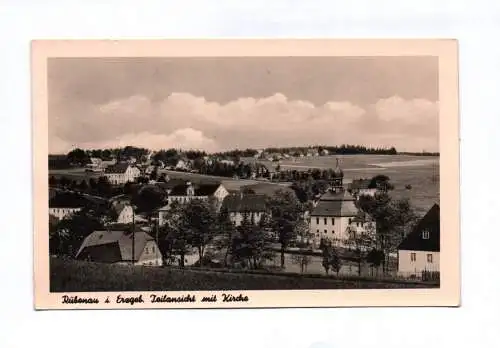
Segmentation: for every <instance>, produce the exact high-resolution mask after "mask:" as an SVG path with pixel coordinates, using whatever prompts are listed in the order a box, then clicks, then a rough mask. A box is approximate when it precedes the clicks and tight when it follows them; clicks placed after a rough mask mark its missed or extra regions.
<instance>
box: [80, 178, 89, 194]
mask: <svg viewBox="0 0 500 348" xmlns="http://www.w3.org/2000/svg"><path fill="white" fill-rule="evenodd" d="M88 188H89V185H88V184H87V180H85V179H84V180H82V181H81V182H80V184H79V185H78V189H79V190H80V191H82V192H85V191H87V190H88Z"/></svg>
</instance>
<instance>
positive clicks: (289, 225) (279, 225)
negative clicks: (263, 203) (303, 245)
mask: <svg viewBox="0 0 500 348" xmlns="http://www.w3.org/2000/svg"><path fill="white" fill-rule="evenodd" d="M267 203H268V204H267V205H268V207H269V209H270V211H271V228H272V229H273V230H274V231H275V232H276V234H277V236H278V242H279V243H280V246H281V248H280V251H281V268H285V251H286V249H287V247H288V246H289V244H290V242H291V241H292V240H295V239H296V232H297V231H296V229H295V226H296V224H297V223H298V222H299V221H300V220H301V215H302V210H303V207H302V205H301V204H300V202H299V201H298V200H297V198H296V197H295V194H293V193H291V192H289V191H284V190H278V191H276V192H275V194H274V195H273V196H272V197H271V198H270V199H269V200H268V202H267Z"/></svg>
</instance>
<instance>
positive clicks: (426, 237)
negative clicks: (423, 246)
mask: <svg viewBox="0 0 500 348" xmlns="http://www.w3.org/2000/svg"><path fill="white" fill-rule="evenodd" d="M422 238H423V239H429V238H430V233H429V231H428V230H425V231H423V232H422Z"/></svg>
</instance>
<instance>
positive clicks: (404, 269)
mask: <svg viewBox="0 0 500 348" xmlns="http://www.w3.org/2000/svg"><path fill="white" fill-rule="evenodd" d="M439 210H440V209H439V205H437V204H435V205H434V206H433V207H432V208H431V209H430V210H429V211H428V212H427V214H425V216H424V217H423V218H422V219H421V220H420V221H419V222H418V224H417V225H416V226H415V228H413V230H412V231H411V232H410V233H409V234H408V235H407V236H406V237H405V239H404V240H403V241H402V242H401V244H400V245H399V247H398V272H399V273H400V274H402V275H412V274H413V275H415V276H417V277H419V276H421V275H422V272H423V271H429V272H439V251H440V240H439V238H440V218H439Z"/></svg>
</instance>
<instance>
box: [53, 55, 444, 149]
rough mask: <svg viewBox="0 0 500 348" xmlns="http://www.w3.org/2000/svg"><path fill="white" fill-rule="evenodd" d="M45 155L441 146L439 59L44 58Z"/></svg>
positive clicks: (431, 147) (420, 147)
mask: <svg viewBox="0 0 500 348" xmlns="http://www.w3.org/2000/svg"><path fill="white" fill-rule="evenodd" d="M48 95H49V151H50V153H53V154H55V153H66V152H68V151H70V150H71V149H73V148H75V147H80V148H84V149H97V148H110V147H120V146H126V145H133V146H141V147H146V148H149V149H153V150H158V149H166V148H172V147H174V148H184V149H203V150H205V151H209V152H212V151H221V150H228V149H235V148H238V149H245V148H264V147H275V146H276V147H286V146H304V145H341V144H356V145H365V146H373V147H378V146H380V147H390V146H395V147H396V149H397V150H398V151H423V150H425V151H438V149H439V139H438V111H439V97H438V61H437V57H380V56H379V57H345V56H344V57H221V58H217V57H213V58H203V57H197V58H192V57H191V58H183V57H176V58H151V57H147V58H50V59H49V61H48Z"/></svg>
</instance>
